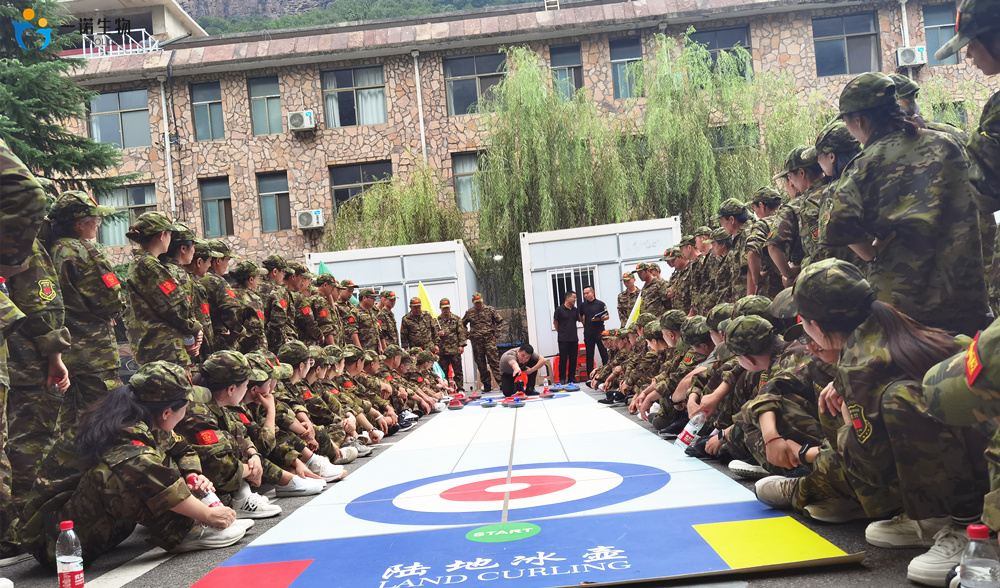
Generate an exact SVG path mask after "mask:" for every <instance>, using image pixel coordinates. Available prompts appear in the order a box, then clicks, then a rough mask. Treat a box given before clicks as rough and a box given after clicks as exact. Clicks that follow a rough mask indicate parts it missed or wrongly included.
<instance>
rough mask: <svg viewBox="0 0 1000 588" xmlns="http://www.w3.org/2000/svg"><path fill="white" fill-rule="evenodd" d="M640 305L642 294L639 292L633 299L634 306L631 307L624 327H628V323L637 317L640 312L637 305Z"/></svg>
mask: <svg viewBox="0 0 1000 588" xmlns="http://www.w3.org/2000/svg"><path fill="white" fill-rule="evenodd" d="M640 306H642V294H641V293H640V294H639V297H638V298H636V299H635V306H633V307H632V312H631V313H630V314H629V315H628V322H627V323H625V326H626V327H628V326H629V325H631V324H632V323H634V322H635V319H637V318H639V312H640V311H639V307H640Z"/></svg>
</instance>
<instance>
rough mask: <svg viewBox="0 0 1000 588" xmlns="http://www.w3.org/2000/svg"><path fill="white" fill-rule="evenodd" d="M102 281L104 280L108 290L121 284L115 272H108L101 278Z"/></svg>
mask: <svg viewBox="0 0 1000 588" xmlns="http://www.w3.org/2000/svg"><path fill="white" fill-rule="evenodd" d="M101 279H102V280H104V285H105V286H107V287H108V288H114V287H116V286H118V285H119V284H120V283H121V282H119V281H118V276H116V275H115V272H108V273H106V274H104V275H103V276H101Z"/></svg>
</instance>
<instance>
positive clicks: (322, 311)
mask: <svg viewBox="0 0 1000 588" xmlns="http://www.w3.org/2000/svg"><path fill="white" fill-rule="evenodd" d="M328 314H330V313H329V312H327V311H326V309H325V308H324V309H321V310H320V311H319V316H326V315H328Z"/></svg>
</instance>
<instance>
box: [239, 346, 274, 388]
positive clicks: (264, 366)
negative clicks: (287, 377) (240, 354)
mask: <svg viewBox="0 0 1000 588" xmlns="http://www.w3.org/2000/svg"><path fill="white" fill-rule="evenodd" d="M244 357H246V358H247V362H249V363H250V367H251V368H253V369H254V370H256V371H259V372H261V373H263V374H264V375H265V376H267V377H265V378H261V379H260V380H255V379H254V378H250V381H251V382H266V381H267V380H277V379H279V378H278V376H277V375H276V374H275V366H274V365H273V364H272V363H271V362H270V361H268V359H267V357H265V356H264V354H263V353H261V352H259V351H252V352H250V353H247V354H246V355H245V356H244Z"/></svg>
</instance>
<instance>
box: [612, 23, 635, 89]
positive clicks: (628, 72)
mask: <svg viewBox="0 0 1000 588" xmlns="http://www.w3.org/2000/svg"><path fill="white" fill-rule="evenodd" d="M640 59H642V45H641V44H640V43H639V39H638V37H632V38H628V39H612V40H611V82H612V83H613V84H614V87H615V98H619V99H620V98H633V97H635V75H634V74H633V73H632V68H630V67H629V66H630V65H632V64H633V63H635V62H637V61H639V60H640Z"/></svg>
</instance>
